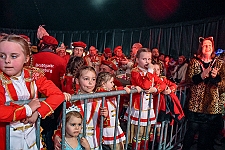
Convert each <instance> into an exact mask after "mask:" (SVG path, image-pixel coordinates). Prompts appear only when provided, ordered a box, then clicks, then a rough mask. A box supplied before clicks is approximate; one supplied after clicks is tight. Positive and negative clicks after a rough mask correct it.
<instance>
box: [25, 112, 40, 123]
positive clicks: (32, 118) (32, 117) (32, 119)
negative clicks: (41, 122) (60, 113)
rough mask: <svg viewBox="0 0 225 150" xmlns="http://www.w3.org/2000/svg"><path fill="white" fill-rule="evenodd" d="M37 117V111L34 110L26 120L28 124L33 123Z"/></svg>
mask: <svg viewBox="0 0 225 150" xmlns="http://www.w3.org/2000/svg"><path fill="white" fill-rule="evenodd" d="M37 118H38V112H37V111H35V112H34V113H33V114H32V116H31V117H28V118H27V121H28V123H30V124H34V123H35V122H36V121H37Z"/></svg>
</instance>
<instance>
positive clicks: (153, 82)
mask: <svg viewBox="0 0 225 150" xmlns="http://www.w3.org/2000/svg"><path fill="white" fill-rule="evenodd" d="M152 72H153V70H151V69H149V70H145V69H142V68H139V67H136V68H134V69H132V71H131V83H132V85H134V86H139V87H141V88H142V89H143V90H149V89H150V88H151V87H155V88H156V89H157V93H160V92H162V91H163V90H164V89H165V87H166V84H165V83H163V81H162V80H161V79H160V78H159V77H157V76H156V75H155V74H153V73H152ZM149 102H151V105H150V106H151V107H150V108H149ZM149 109H150V118H149V121H151V124H155V122H156V118H155V113H154V110H153V99H151V100H150V94H146V93H144V95H143V99H142V108H140V94H139V93H135V94H133V100H132V108H131V111H130V112H128V109H127V112H126V114H125V119H128V113H130V114H131V118H130V119H131V124H134V125H138V118H139V110H141V118H140V126H147V122H148V119H147V117H148V110H149Z"/></svg>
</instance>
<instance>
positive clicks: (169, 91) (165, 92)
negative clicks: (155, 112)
mask: <svg viewBox="0 0 225 150" xmlns="http://www.w3.org/2000/svg"><path fill="white" fill-rule="evenodd" d="M171 92H172V91H171V89H170V87H168V86H167V87H166V89H165V90H164V91H163V92H162V93H163V94H165V95H168V94H170V93H171Z"/></svg>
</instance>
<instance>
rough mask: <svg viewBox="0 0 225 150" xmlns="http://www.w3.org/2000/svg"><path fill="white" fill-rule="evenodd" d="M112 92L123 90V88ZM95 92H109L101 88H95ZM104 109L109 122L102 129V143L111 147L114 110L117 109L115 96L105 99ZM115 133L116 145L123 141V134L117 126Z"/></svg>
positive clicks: (114, 117)
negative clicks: (107, 113) (106, 111)
mask: <svg viewBox="0 0 225 150" xmlns="http://www.w3.org/2000/svg"><path fill="white" fill-rule="evenodd" d="M114 90H123V87H121V88H119V89H114ZM96 92H109V91H107V90H105V89H104V88H102V87H99V88H97V90H96ZM105 100H106V101H105V107H107V110H108V111H109V120H108V126H107V127H106V128H104V129H103V143H104V144H106V145H112V144H113V140H114V129H115V123H116V108H117V100H116V96H109V97H106V99H105ZM119 124H120V123H119V121H118V128H117V131H116V143H117V144H118V143H121V142H123V141H124V140H125V134H124V133H123V131H122V129H121V127H120V126H119Z"/></svg>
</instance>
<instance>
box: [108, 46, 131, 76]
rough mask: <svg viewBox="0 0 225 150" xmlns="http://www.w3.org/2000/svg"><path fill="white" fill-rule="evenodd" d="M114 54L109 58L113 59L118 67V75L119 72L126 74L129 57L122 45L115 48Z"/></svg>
mask: <svg viewBox="0 0 225 150" xmlns="http://www.w3.org/2000/svg"><path fill="white" fill-rule="evenodd" d="M114 54H115V56H113V57H112V58H110V59H109V61H112V62H113V63H114V64H115V65H116V67H117V68H118V70H117V73H116V74H117V75H118V74H124V73H125V72H126V65H127V63H128V59H127V58H126V56H125V55H124V53H123V49H122V46H116V47H115V48H114Z"/></svg>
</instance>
